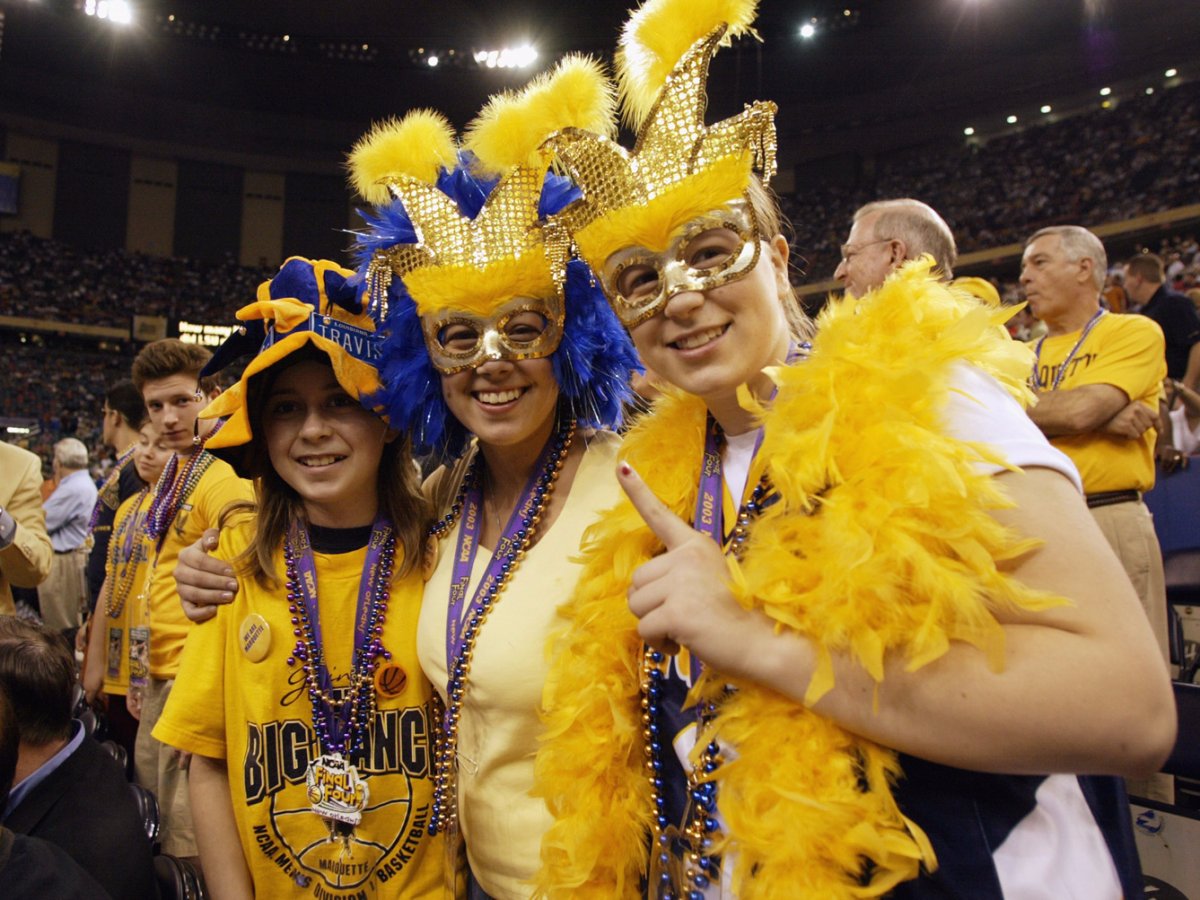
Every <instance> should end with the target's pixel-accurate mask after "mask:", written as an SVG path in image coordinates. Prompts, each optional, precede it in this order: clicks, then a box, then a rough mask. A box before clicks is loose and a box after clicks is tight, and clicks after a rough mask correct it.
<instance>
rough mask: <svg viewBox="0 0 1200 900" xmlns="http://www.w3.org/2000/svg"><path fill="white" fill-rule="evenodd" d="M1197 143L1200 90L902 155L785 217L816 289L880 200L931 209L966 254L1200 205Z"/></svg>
mask: <svg viewBox="0 0 1200 900" xmlns="http://www.w3.org/2000/svg"><path fill="white" fill-rule="evenodd" d="M1168 123H1169V124H1168ZM1197 144H1200V84H1189V85H1183V86H1180V87H1178V88H1175V89H1172V90H1169V91H1163V92H1159V93H1156V94H1154V95H1152V96H1149V97H1141V98H1138V99H1135V100H1126V101H1124V102H1123V103H1121V104H1120V105H1119V106H1115V107H1114V108H1112V109H1107V110H1100V111H1098V112H1096V113H1094V114H1090V115H1082V116H1076V117H1073V118H1070V119H1066V120H1064V121H1060V122H1056V123H1052V124H1047V125H1042V126H1039V127H1036V128H1030V129H1028V130H1024V131H1020V132H1017V133H1014V134H1010V135H1006V136H1004V137H999V138H995V139H993V140H991V141H989V142H987V143H986V144H984V145H982V146H978V145H973V144H955V145H953V146H943V147H938V148H933V149H931V148H927V147H920V148H915V149H913V150H910V151H906V152H903V153H897V154H893V155H891V156H889V157H884V158H881V159H880V160H879V171H878V174H877V176H876V178H875V180H874V182H873V183H864V184H861V185H858V186H857V187H854V188H853V189H846V188H845V187H841V186H823V185H810V184H798V185H797V189H796V194H795V196H793V197H787V198H784V200H785V203H784V207H785V208H784V211H785V212H786V213H787V214H788V216H789V218H790V219H791V220H792V224H793V226H794V228H795V230H796V240H795V246H796V250H797V252H799V253H800V254H801V255H803V256H804V257H805V258H806V259H807V260H808V266H807V267H806V269H807V272H808V276H809V278H810V280H814V281H821V280H824V279H827V278H829V277H830V276H831V275H832V274H833V270H834V268H836V266H837V263H838V248H839V247H840V245H841V242H842V241H843V240H844V239H845V233H846V229H847V227H848V224H849V220H850V216H851V215H852V214H853V212H854V210H855V209H857V208H858V207H859V206H860V205H862V204H863V203H867V202H869V201H871V200H876V199H879V198H881V197H917V198H919V199H921V200H924V201H925V202H926V203H928V204H929V205H931V206H932V207H933V208H934V209H936V210H937V211H938V212H940V213H941V214H942V217H943V218H945V220H946V222H947V223H948V224H949V225H950V228H951V229H952V230H953V231H954V235H955V238H956V239H957V241H958V248H959V252H960V253H966V252H970V251H972V250H982V249H986V248H989V247H995V246H1000V245H1003V244H1011V243H1016V242H1019V241H1022V240H1024V238H1025V237H1026V236H1027V235H1028V234H1030V233H1031V232H1032V231H1035V230H1036V229H1038V228H1040V227H1041V226H1043V225H1047V224H1050V223H1052V222H1072V223H1074V224H1077V225H1084V226H1093V225H1099V224H1102V223H1105V222H1114V221H1121V220H1124V219H1130V218H1134V217H1136V216H1140V215H1145V214H1147V213H1152V212H1157V211H1159V210H1164V209H1172V208H1175V207H1179V206H1185V205H1187V204H1190V203H1195V202H1196V198H1197V196H1200V168H1197V167H1196V165H1195V163H1194V157H1195V147H1196V146H1197ZM814 211H818V212H817V213H816V214H814Z"/></svg>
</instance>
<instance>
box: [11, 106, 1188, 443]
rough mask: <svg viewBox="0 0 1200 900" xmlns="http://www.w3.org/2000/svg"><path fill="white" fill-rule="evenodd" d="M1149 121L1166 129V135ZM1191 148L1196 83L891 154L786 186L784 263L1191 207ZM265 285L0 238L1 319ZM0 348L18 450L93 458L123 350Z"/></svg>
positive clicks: (1181, 280) (1012, 298) (105, 315)
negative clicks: (907, 225) (944, 225)
mask: <svg viewBox="0 0 1200 900" xmlns="http://www.w3.org/2000/svg"><path fill="white" fill-rule="evenodd" d="M1163 121H1170V122H1172V123H1173V124H1172V126H1171V127H1170V128H1166V129H1164V128H1162V127H1161V124H1162V122H1163ZM1197 143H1200V84H1193V85H1184V86H1181V87H1178V88H1175V89H1173V90H1170V91H1163V92H1160V93H1157V94H1155V95H1153V96H1151V97H1145V98H1140V99H1137V100H1131V101H1125V102H1124V103H1122V104H1121V105H1120V106H1118V107H1116V108H1114V109H1110V110H1102V111H1098V112H1097V113H1095V114H1092V115H1087V116H1078V117H1074V118H1071V119H1069V120H1067V121H1062V122H1057V123H1053V124H1047V125H1043V126H1040V127H1037V128H1031V129H1029V130H1027V131H1023V132H1019V133H1015V134H1011V135H1008V136H1005V137H1001V138H996V139H994V140H992V141H990V142H988V143H987V144H985V145H983V146H971V145H959V146H955V147H943V148H940V149H935V150H930V149H928V148H921V149H918V150H913V151H907V152H904V153H900V154H893V155H892V156H891V157H888V158H886V159H883V160H881V161H880V167H879V172H878V174H877V177H876V179H875V181H874V183H872V184H861V185H859V186H857V187H855V188H853V189H847V188H845V187H841V186H832V185H800V186H798V190H797V193H796V194H795V195H793V196H787V197H783V198H782V200H783V205H784V207H785V212H787V213H788V214H789V216H790V218H791V219H792V222H793V225H794V227H795V230H796V238H795V241H794V253H795V254H796V257H797V259H798V260H799V259H800V258H803V260H805V261H806V262H799V266H800V268H801V269H802V270H803V272H804V277H805V280H807V281H822V280H826V279H828V278H829V277H830V276H831V275H832V274H833V270H834V269H835V268H836V266H837V260H838V256H839V250H838V248H839V247H840V244H841V242H842V240H844V238H845V233H846V230H847V227H848V223H849V220H850V217H851V215H852V213H853V210H854V209H855V208H856V207H857V206H858V205H860V204H861V203H863V202H866V201H869V200H872V199H876V198H879V197H894V196H914V197H919V198H921V199H923V200H926V201H927V202H929V203H930V204H931V205H932V206H934V207H935V208H936V209H938V210H939V212H941V213H942V214H943V215H944V217H945V218H946V220H947V221H948V222H949V224H950V225H951V227H952V229H953V230H954V232H955V235H956V237H957V239H958V244H959V250H960V252H961V253H965V252H970V251H972V250H977V249H982V248H986V247H991V246H997V245H1000V244H1004V243H1013V242H1017V241H1020V240H1021V239H1023V237H1024V236H1026V235H1028V234H1029V233H1030V232H1032V231H1033V230H1035V229H1036V228H1038V227H1040V226H1041V225H1043V224H1046V223H1047V222H1050V221H1059V222H1061V221H1070V222H1075V223H1079V224H1084V225H1095V224H1098V223H1102V222H1110V221H1118V220H1122V219H1129V218H1133V217H1136V216H1138V215H1144V214H1146V213H1150V212H1154V211H1157V210H1160V209H1165V208H1172V207H1178V206H1183V205H1186V204H1187V203H1190V202H1194V200H1195V198H1196V197H1197V196H1198V195H1200V169H1198V168H1197V167H1196V166H1195V165H1191V164H1189V162H1190V155H1191V154H1192V152H1193V151H1192V148H1193V146H1194V145H1196V144H1197ZM1063 160H1066V161H1067V162H1066V166H1067V176H1066V177H1063ZM295 249H297V250H298V251H301V252H302V250H303V248H295ZM1147 249H1151V250H1154V251H1156V252H1158V253H1159V254H1160V255H1161V256H1162V257H1163V259H1164V260H1165V261H1166V262H1167V264H1168V269H1167V275H1168V284H1169V285H1170V286H1171V287H1172V288H1174V289H1175V290H1179V291H1186V290H1189V289H1192V288H1195V287H1196V286H1197V285H1200V253H1198V252H1197V250H1198V248H1197V241H1196V238H1195V237H1194V236H1192V235H1186V236H1183V237H1173V238H1169V239H1164V240H1163V241H1162V242H1161V244H1160V242H1158V241H1154V242H1151V246H1149V247H1148V248H1147ZM1112 262H1113V263H1114V264H1115V263H1117V262H1119V260H1118V259H1114V260H1113V261H1112ZM271 274H272V273H271V272H270V271H267V270H264V269H259V268H245V267H241V266H238V265H236V264H235V262H234V261H233V260H232V259H227V260H225V261H224V262H220V263H205V262H196V261H188V260H183V259H176V258H171V259H165V258H163V259H160V258H155V257H150V256H146V255H143V254H138V253H127V252H125V251H123V250H114V251H108V252H83V251H77V250H74V249H72V248H70V247H67V246H65V245H63V244H62V243H60V242H57V241H53V240H48V239H44V238H39V237H35V236H33V235H31V234H29V233H28V232H14V233H7V234H0V315H8V316H21V317H29V318H35V319H49V320H59V321H65V322H75V323H80V324H88V325H105V326H116V327H127V326H128V325H129V321H130V320H129V317H130V315H131V314H133V313H134V312H137V313H140V314H145V315H164V316H169V317H176V318H191V319H193V320H196V321H203V322H224V321H228V320H229V319H231V318H232V315H233V312H234V310H236V309H237V308H238V307H239V306H241V305H242V304H244V303H245V302H246V301H247V300H248V299H250V298H251V297H252V296H253V295H254V292H255V290H256V288H257V286H258V284H259V283H260V282H261V281H263V280H265V279H266V278H269V277H270V275H271ZM999 287H1000V291H1001V295H1002V296H1003V297H1004V299H1005V300H1006V301H1007V302H1017V301H1018V300H1020V299H1021V297H1020V287H1019V285H1018V284H1017V283H1016V281H1015V279H1013V280H1008V281H1004V282H1002V283H1001V284H1000V285H999ZM0 351H2V352H3V355H4V359H5V363H6V364H5V365H4V366H2V367H0V396H3V397H4V398H5V399H4V403H3V408H0V416H18V417H28V418H32V419H35V420H37V422H38V423H39V425H40V428H41V433H40V434H39V435H37V436H35V437H34V438H33V439H31V440H30V441H28V442H27V443H28V444H29V445H30V449H33V450H34V451H35V452H38V453H39V455H40V456H42V457H43V459H48V457H49V449H50V447H51V446H52V445H53V443H54V441H55V440H57V439H58V438H59V437H62V436H66V435H76V436H78V437H80V438H81V439H82V440H83V441H84V442H85V443H86V444H88V446H89V447H95V446H96V444H97V443H98V437H99V433H98V422H99V419H98V401H97V398H99V397H101V396H102V395H103V392H104V390H105V388H106V387H107V386H108V385H110V384H111V383H113V382H114V381H115V380H117V379H118V378H119V377H122V376H123V375H125V374H127V372H128V367H129V363H130V360H131V359H132V353H133V351H134V348H133V347H132V345H130V346H127V347H125V348H124V349H123V350H116V351H111V352H100V351H91V350H89V349H87V348H86V345H84V346H78V345H76V346H74V347H73V348H72V349H63V346H62V344H61V342H58V341H55V342H53V343H51V342H50V341H49V340H47V342H46V343H41V344H38V343H32V342H30V343H21V342H19V341H18V340H17V338H16V335H15V333H12V332H7V333H6V332H4V331H0ZM50 359H53V364H52V365H50V364H47V363H48V361H49V360H50ZM31 372H36V373H38V374H37V377H30V374H29V373H31Z"/></svg>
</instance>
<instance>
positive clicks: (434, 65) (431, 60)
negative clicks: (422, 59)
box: [426, 54, 438, 69]
mask: <svg viewBox="0 0 1200 900" xmlns="http://www.w3.org/2000/svg"><path fill="white" fill-rule="evenodd" d="M426 62H428V63H429V68H431V69H436V68H437V64H438V58H437V54H434V55H433V56H431V57H429V59H428V60H426Z"/></svg>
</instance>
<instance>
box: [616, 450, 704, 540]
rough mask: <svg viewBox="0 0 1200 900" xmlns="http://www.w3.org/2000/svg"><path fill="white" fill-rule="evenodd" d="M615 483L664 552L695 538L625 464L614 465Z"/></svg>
mask: <svg viewBox="0 0 1200 900" xmlns="http://www.w3.org/2000/svg"><path fill="white" fill-rule="evenodd" d="M617 481H618V482H619V483H620V485H621V488H622V489H623V490H624V491H625V496H627V497H628V498H629V501H630V502H631V503H632V504H633V508H634V509H636V510H637V511H638V515H640V516H641V517H642V521H644V522H645V523H646V524H647V525H648V526H649V527H650V530H651V531H653V532H654V534H655V535H656V536H657V537H658V539H659V540H660V541H662V542H663V544H664V545H666V548H667V549H668V550H674V549H675V548H676V547H678V546H679V545H680V544H682V543H684V542H685V541H688V540H691V539H692V538H693V537H694V536H695V535H696V532H695V530H693V528H692V526H691V525H689V524H688V523H687V522H685V521H683V519H681V518H679V516H677V515H675V513H674V512H672V511H671V509H669V508H668V507H667V505H666V504H665V503H663V502H662V501H661V500H659V499H658V497H657V496H655V494H654V492H653V491H652V490H650V488H649V487H647V486H646V482H644V481H642V477H641V476H640V475H638V473H637V472H636V471H635V470H634V468H633V466H631V465H629V463H627V462H621V463H620V464H618V466H617Z"/></svg>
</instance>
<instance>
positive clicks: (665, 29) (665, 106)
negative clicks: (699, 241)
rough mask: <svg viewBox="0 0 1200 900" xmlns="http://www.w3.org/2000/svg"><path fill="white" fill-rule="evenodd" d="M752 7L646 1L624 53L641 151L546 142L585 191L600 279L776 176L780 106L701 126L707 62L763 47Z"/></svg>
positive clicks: (595, 141) (581, 138)
mask: <svg viewBox="0 0 1200 900" xmlns="http://www.w3.org/2000/svg"><path fill="white" fill-rule="evenodd" d="M756 7H757V0H647V2H646V3H644V4H643V5H642V6H641V7H640V8H638V9H637V10H636V11H635V12H633V13H632V14H631V16H630V18H629V21H628V22H627V23H626V25H625V28H624V30H623V32H622V35H621V41H620V47H619V49H618V52H617V69H618V76H619V81H620V92H621V106H622V111H623V114H624V116H625V119H626V123H627V124H628V125H630V127H632V128H633V129H634V130H635V131H636V133H637V139H636V143H635V144H634V148H633V151H632V152H630V151H627V150H626V149H625V148H624V147H622V146H621V145H620V144H618V143H616V142H615V141H612V140H609V139H608V138H606V137H604V136H601V135H596V134H588V133H586V132H583V131H581V130H578V129H567V130H564V131H563V132H562V133H560V134H558V135H555V136H554V137H553V138H552V139H551V141H550V142H549V143H550V146H552V147H553V148H554V151H555V154H556V159H557V161H558V162H559V164H561V165H562V166H563V167H564V168H565V169H566V170H567V171H568V172H569V173H570V175H571V177H572V178H573V179H574V180H575V182H576V184H577V185H578V186H579V188H580V189H581V190H582V191H583V194H584V198H585V200H586V203H585V204H581V206H580V207H579V208H578V209H577V210H576V211H575V212H574V214H573V215H572V222H571V226H572V230H573V231H574V238H575V242H576V245H577V247H578V249H579V252H580V255H581V256H583V258H584V259H585V260H586V261H587V262H588V264H589V265H591V266H592V268H593V269H594V270H595V271H597V272H599V271H600V270H601V267H602V266H603V264H604V262H605V260H606V259H607V258H608V257H609V256H610V255H611V254H612V253H613V252H615V251H616V250H619V249H621V248H622V247H629V246H634V245H637V246H642V247H645V248H647V249H649V250H653V251H655V252H660V251H662V250H665V249H666V248H667V246H668V245H669V244H670V242H671V240H672V238H673V237H674V236H675V234H676V233H677V232H678V230H679V229H680V227H681V226H683V225H685V224H686V223H688V222H690V221H692V220H694V219H696V218H697V217H698V216H702V215H704V214H706V213H710V212H712V211H713V210H714V209H716V208H718V207H720V206H721V205H723V204H725V203H728V202H731V201H735V200H738V199H739V198H741V197H742V196H743V195H744V194H745V193H746V190H747V187H748V185H749V183H750V179H751V177H752V175H753V172H754V171H755V170H757V171H758V172H760V173H761V175H762V177H763V179H764V181H765V180H769V179H770V177H771V176H772V175H773V174H774V173H775V148H776V141H775V112H776V106H775V104H774V103H771V102H769V101H757V102H755V103H750V104H747V105H746V108H745V109H744V110H743V111H742V112H741V113H739V114H738V115H736V116H733V117H731V118H728V119H725V120H724V121H722V122H718V123H716V124H715V125H712V126H707V125H705V124H704V112H705V107H706V106H707V102H708V94H707V82H708V67H709V63H710V61H711V60H712V57H713V54H715V53H716V51H717V49H718V48H719V47H722V46H725V45H727V44H728V43H729V42H730V40H731V39H732V38H733V37H737V36H740V35H743V34H751V35H754V36H755V37H757V35H756V34H755V32H754V31H753V29H752V28H751V24H752V23H753V21H754V17H755V11H756ZM607 290H608V286H607V285H606V291H607ZM610 298H611V293H610Z"/></svg>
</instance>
